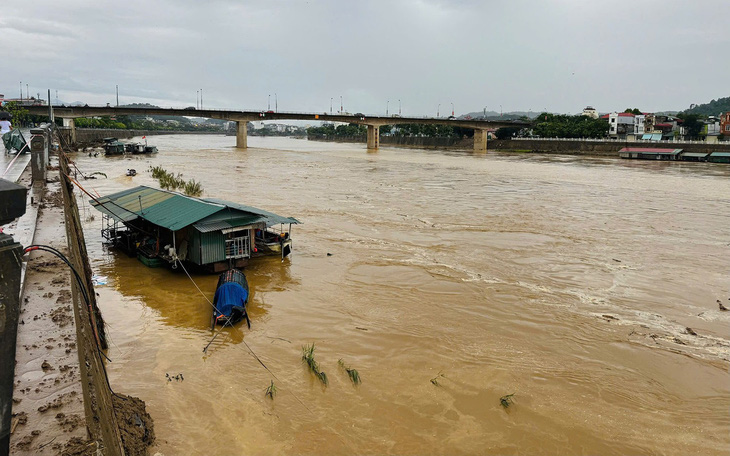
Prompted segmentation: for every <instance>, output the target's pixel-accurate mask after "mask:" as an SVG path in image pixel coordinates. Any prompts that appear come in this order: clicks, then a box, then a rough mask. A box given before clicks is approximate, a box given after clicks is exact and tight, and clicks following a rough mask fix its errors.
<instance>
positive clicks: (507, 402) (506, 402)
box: [499, 393, 515, 408]
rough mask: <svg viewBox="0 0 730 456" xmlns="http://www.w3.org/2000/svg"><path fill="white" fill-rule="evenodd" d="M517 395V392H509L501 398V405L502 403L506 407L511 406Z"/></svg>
mask: <svg viewBox="0 0 730 456" xmlns="http://www.w3.org/2000/svg"><path fill="white" fill-rule="evenodd" d="M514 396H515V393H512V394H508V395H506V396H502V397H500V398H499V405H501V406H502V407H504V408H507V407H509V406H510V405H512V398H513V397H514Z"/></svg>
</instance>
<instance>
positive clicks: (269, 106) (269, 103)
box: [266, 94, 271, 111]
mask: <svg viewBox="0 0 730 456" xmlns="http://www.w3.org/2000/svg"><path fill="white" fill-rule="evenodd" d="M266 110H267V111H271V94H269V101H268V103H267V104H266Z"/></svg>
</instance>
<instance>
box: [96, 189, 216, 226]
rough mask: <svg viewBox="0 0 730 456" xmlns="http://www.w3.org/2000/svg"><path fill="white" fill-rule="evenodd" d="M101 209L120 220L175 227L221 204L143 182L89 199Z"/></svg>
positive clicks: (201, 215) (209, 213)
mask: <svg viewBox="0 0 730 456" xmlns="http://www.w3.org/2000/svg"><path fill="white" fill-rule="evenodd" d="M90 203H91V205H92V206H94V207H95V208H97V209H98V210H100V211H101V212H103V213H105V214H107V215H110V216H112V217H114V218H115V219H117V220H119V221H122V222H129V221H132V220H135V219H136V218H142V219H144V220H147V221H149V222H150V223H154V224H155V225H159V226H161V227H163V228H167V229H168V230H171V231H176V230H179V229H181V228H184V227H186V226H188V225H190V224H192V223H195V222H198V221H200V220H202V219H204V218H205V217H208V216H209V215H212V214H215V213H216V212H218V211H221V210H223V209H224V208H225V206H224V205H222V204H216V203H212V202H206V201H202V200H199V199H197V198H190V197H187V196H183V195H181V194H179V193H174V192H169V191H166V190H159V189H156V188H150V187H146V186H144V185H142V186H139V187H135V188H132V189H129V190H124V191H121V192H118V193H113V194H111V195H107V196H105V197H102V198H99V199H98V200H92V201H90Z"/></svg>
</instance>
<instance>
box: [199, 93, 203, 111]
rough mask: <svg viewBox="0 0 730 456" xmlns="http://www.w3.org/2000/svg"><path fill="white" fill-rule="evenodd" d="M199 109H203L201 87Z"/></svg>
mask: <svg viewBox="0 0 730 456" xmlns="http://www.w3.org/2000/svg"><path fill="white" fill-rule="evenodd" d="M200 109H203V89H200Z"/></svg>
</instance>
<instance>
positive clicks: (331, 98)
mask: <svg viewBox="0 0 730 456" xmlns="http://www.w3.org/2000/svg"><path fill="white" fill-rule="evenodd" d="M334 99H335V97H330V115H332V101H333V100H334Z"/></svg>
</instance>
